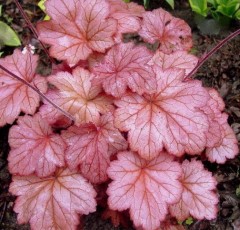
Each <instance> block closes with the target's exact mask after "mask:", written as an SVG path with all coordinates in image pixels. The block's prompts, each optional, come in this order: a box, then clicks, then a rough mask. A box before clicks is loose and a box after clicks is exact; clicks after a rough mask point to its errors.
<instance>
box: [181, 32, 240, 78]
mask: <svg viewBox="0 0 240 230" xmlns="http://www.w3.org/2000/svg"><path fill="white" fill-rule="evenodd" d="M239 34H240V29H238V30H236V31H235V32H233V33H231V34H230V35H229V36H227V37H226V38H224V39H223V40H222V41H220V42H219V43H218V44H217V45H216V46H215V47H214V48H213V49H211V50H210V51H209V52H208V53H207V54H204V55H203V56H202V57H201V58H200V59H199V61H198V64H197V65H196V66H195V67H194V69H193V70H192V71H191V72H190V73H189V74H188V76H187V78H190V77H192V76H193V75H194V74H195V73H196V72H197V70H198V69H199V68H200V67H201V66H202V65H203V64H204V62H205V61H207V60H208V59H209V58H210V57H211V56H212V55H213V54H214V53H215V52H217V51H218V50H219V49H220V48H221V47H222V46H223V45H225V43H227V42H228V41H230V40H231V39H233V38H235V37H236V36H237V35H239ZM187 78H186V79H187Z"/></svg>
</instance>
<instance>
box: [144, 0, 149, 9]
mask: <svg viewBox="0 0 240 230" xmlns="http://www.w3.org/2000/svg"><path fill="white" fill-rule="evenodd" d="M149 2H150V0H143V5H144V7H145V9H147V8H148V6H149Z"/></svg>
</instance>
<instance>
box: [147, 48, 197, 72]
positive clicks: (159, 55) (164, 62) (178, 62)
mask: <svg viewBox="0 0 240 230" xmlns="http://www.w3.org/2000/svg"><path fill="white" fill-rule="evenodd" d="M197 63H198V58H197V57H196V56H194V55H191V54H189V53H187V52H186V51H176V52H174V53H171V54H165V53H163V52H161V51H160V50H158V51H157V52H156V54H155V55H154V56H153V58H152V60H151V61H150V63H149V64H150V65H153V66H154V68H155V71H157V70H158V68H160V69H162V70H166V69H171V68H178V69H183V70H184V71H185V75H186V76H187V75H188V74H189V73H190V72H191V71H192V70H193V68H194V67H195V66H196V65H197Z"/></svg>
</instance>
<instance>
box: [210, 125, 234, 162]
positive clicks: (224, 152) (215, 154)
mask: <svg viewBox="0 0 240 230" xmlns="http://www.w3.org/2000/svg"><path fill="white" fill-rule="evenodd" d="M221 131H222V135H223V137H222V141H221V142H220V143H219V144H218V145H217V144H216V145H215V146H213V147H208V148H207V149H206V155H207V158H208V160H209V161H211V162H217V163H218V164H223V163H225V162H226V160H227V159H233V158H234V157H235V156H236V155H237V154H238V153H239V149H238V141H237V138H236V136H235V134H234V132H233V130H232V128H231V127H230V126H229V125H228V124H227V123H225V124H223V125H222V126H221Z"/></svg>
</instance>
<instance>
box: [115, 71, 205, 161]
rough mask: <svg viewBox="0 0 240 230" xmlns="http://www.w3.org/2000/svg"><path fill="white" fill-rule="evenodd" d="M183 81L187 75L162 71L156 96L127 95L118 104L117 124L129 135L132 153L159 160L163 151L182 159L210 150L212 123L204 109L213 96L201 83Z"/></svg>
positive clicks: (158, 74)
mask: <svg viewBox="0 0 240 230" xmlns="http://www.w3.org/2000/svg"><path fill="white" fill-rule="evenodd" d="M183 79H184V72H183V71H180V70H176V69H175V70H166V71H159V72H158V73H157V83H158V84H157V92H156V93H155V94H143V95H142V96H140V95H138V94H135V93H126V94H125V95H124V96H123V97H122V98H121V99H119V100H116V101H115V104H116V106H117V107H118V108H117V110H116V112H115V124H116V126H117V127H118V128H119V129H120V130H121V131H129V133H128V141H129V144H130V147H131V149H132V150H133V151H138V153H139V154H140V156H141V157H143V158H144V159H148V160H150V159H153V158H154V157H157V156H158V154H159V152H160V151H161V150H162V149H163V147H165V148H166V150H167V151H168V152H169V153H171V154H174V155H176V156H181V155H183V154H184V153H185V152H187V153H189V154H197V153H200V152H201V151H203V150H204V148H205V146H206V132H207V130H208V120H207V117H206V115H205V114H204V113H203V112H202V111H200V108H201V107H203V106H204V105H205V104H206V103H207V101H208V98H209V95H208V93H207V91H206V90H205V89H204V88H203V87H202V86H201V83H200V82H199V81H195V80H189V81H187V82H183V81H182V80H183ZM186 102H187V103H186Z"/></svg>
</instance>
